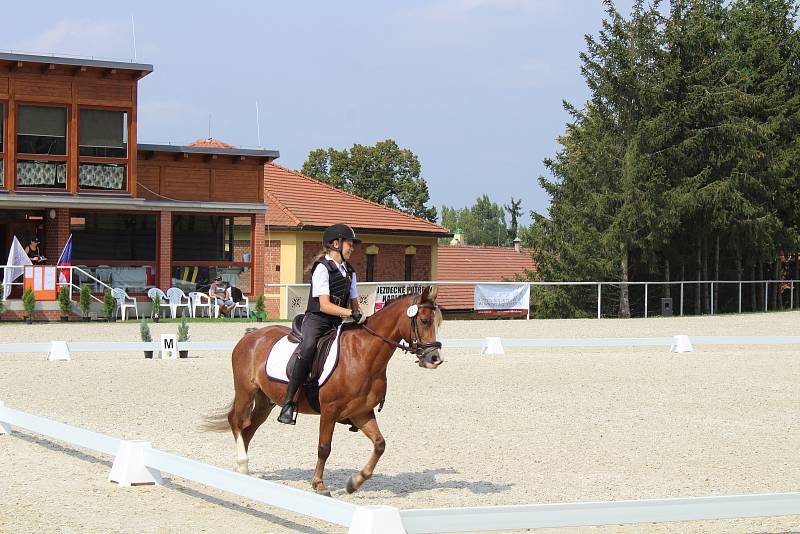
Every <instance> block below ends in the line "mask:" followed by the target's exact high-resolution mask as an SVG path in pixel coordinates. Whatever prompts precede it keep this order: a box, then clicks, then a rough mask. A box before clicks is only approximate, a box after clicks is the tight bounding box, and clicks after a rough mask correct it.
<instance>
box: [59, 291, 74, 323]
mask: <svg viewBox="0 0 800 534" xmlns="http://www.w3.org/2000/svg"><path fill="white" fill-rule="evenodd" d="M69 292H70V291H69V287H67V286H61V289H59V290H58V308H59V309H60V310H61V320H62V321H63V322H67V321H69V312H70V310H71V309H72V301H71V300H70V298H69Z"/></svg>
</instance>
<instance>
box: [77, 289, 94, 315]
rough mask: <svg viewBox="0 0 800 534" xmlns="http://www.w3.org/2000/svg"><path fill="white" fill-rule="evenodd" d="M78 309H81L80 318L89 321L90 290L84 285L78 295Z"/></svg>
mask: <svg viewBox="0 0 800 534" xmlns="http://www.w3.org/2000/svg"><path fill="white" fill-rule="evenodd" d="M78 307H79V308H80V309H81V317H82V318H83V320H84V321H91V319H92V318H91V317H89V310H90V309H91V307H92V290H91V289H90V288H89V286H87V285H86V284H84V285H82V286H81V291H80V293H79V294H78Z"/></svg>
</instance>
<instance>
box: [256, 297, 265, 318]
mask: <svg viewBox="0 0 800 534" xmlns="http://www.w3.org/2000/svg"><path fill="white" fill-rule="evenodd" d="M266 310H267V307H266V305H265V304H264V295H263V294H262V295H259V296H258V297H257V298H256V321H258V322H259V323H260V322H261V321H263V320H264V319H266V318H267V312H266Z"/></svg>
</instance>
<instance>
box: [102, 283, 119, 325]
mask: <svg viewBox="0 0 800 534" xmlns="http://www.w3.org/2000/svg"><path fill="white" fill-rule="evenodd" d="M115 305H116V302H114V297H112V296H111V290H110V289H108V288H106V290H105V291H103V313H105V315H106V318H107V319H111V316H112V315H113V314H114V306H115Z"/></svg>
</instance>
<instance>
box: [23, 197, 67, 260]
mask: <svg viewBox="0 0 800 534" xmlns="http://www.w3.org/2000/svg"><path fill="white" fill-rule="evenodd" d="M49 211H50V210H47V211H46V212H45V218H44V220H45V223H44V226H45V229H44V231H45V235H44V236H43V237H42V240H43V241H44V246H45V248H44V255H45V257H46V258H47V263H48V264H55V263H56V262H57V261H58V257H59V256H61V251H62V250H64V245H66V244H67V239H68V238H69V210H68V209H66V208H59V209H57V210H55V211H56V218H55V219H51V218H50V215H49V213H47V212H49ZM23 246H24V245H23Z"/></svg>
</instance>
